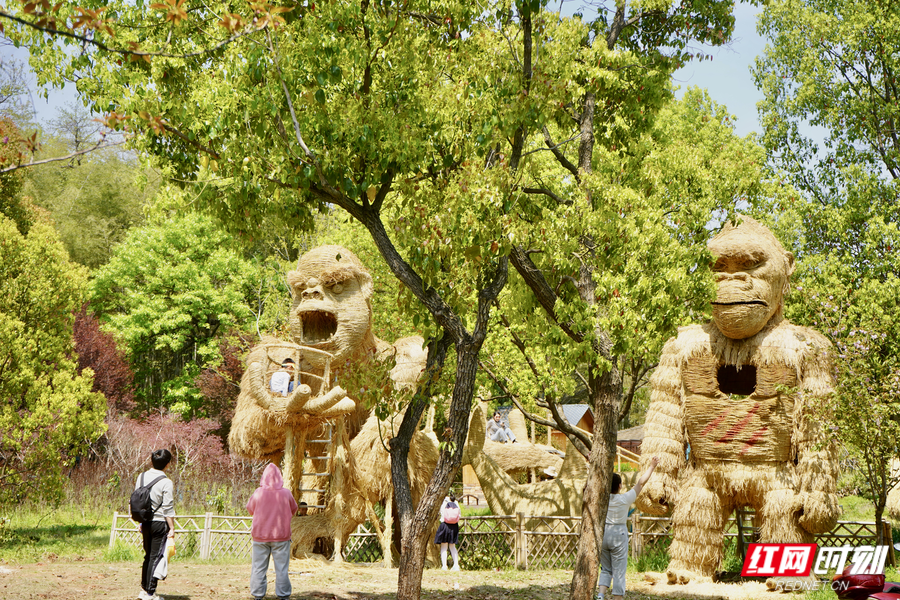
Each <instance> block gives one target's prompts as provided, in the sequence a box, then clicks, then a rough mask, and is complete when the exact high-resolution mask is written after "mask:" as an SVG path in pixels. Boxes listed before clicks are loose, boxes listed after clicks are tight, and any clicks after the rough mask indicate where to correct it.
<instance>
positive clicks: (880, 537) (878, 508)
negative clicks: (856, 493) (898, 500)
mask: <svg viewBox="0 0 900 600" xmlns="http://www.w3.org/2000/svg"><path fill="white" fill-rule="evenodd" d="M885 504H886V502H885V499H884V498H882V497H881V496H880V495H879V497H878V498H876V499H875V545H876V546H883V545H884V544H885V543H886V542H885V539H884V527H882V526H881V519H883V518H884V505H885ZM887 543H893V540H890V541H888V542H887Z"/></svg>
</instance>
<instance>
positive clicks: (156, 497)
mask: <svg viewBox="0 0 900 600" xmlns="http://www.w3.org/2000/svg"><path fill="white" fill-rule="evenodd" d="M171 460H172V453H171V452H169V451H168V450H166V449H162V450H154V451H153V453H151V454H150V463H151V464H152V465H153V468H152V469H149V470H147V471H145V472H144V473H143V474H142V475H141V476H140V477H138V480H137V482H135V486H134V487H135V489H137V488H138V487H141V486H143V485H149V484H150V482H152V481H153V480H157V481H156V483H154V484H153V487H152V488H150V506H152V507H153V520H152V521H151V522H149V523H141V537H142V538H143V541H144V563H143V565H141V591H140V593H138V598H139V599H140V600H162V597H161V596H159V595H157V593H156V585H157V583H159V579H157V578H156V577H154V576H153V575H154V572H155V571H156V565H157V564H158V563H159V561H160V559H161V558H162V557H163V554H164V553H165V551H166V542H167V541H168V539H169V538H174V537H175V496H174V487H173V485H172V480H171V479H169V478H168V477H166V476H165V475H166V474H165V473H164V471H165V470H166V468H167V467H168V466H169V462H170V461H171Z"/></svg>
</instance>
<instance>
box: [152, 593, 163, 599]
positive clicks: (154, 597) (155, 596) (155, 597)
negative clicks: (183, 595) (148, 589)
mask: <svg viewBox="0 0 900 600" xmlns="http://www.w3.org/2000/svg"><path fill="white" fill-rule="evenodd" d="M150 600H165V598H163V597H162V596H160V595H159V594H153V595H152V596H150Z"/></svg>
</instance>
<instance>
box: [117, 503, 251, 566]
mask: <svg viewBox="0 0 900 600" xmlns="http://www.w3.org/2000/svg"><path fill="white" fill-rule="evenodd" d="M252 523H253V519H252V518H251V517H227V516H223V515H214V514H213V513H206V514H203V515H178V517H177V518H176V520H175V533H177V534H178V538H177V539H176V544H177V545H178V555H179V556H192V557H198V558H203V559H209V558H219V557H221V556H240V557H244V558H246V559H248V560H249V559H250V556H251V552H252V549H253V540H251V539H250V525H251V524H252ZM117 541H119V542H122V543H124V544H126V545H129V546H137V547H138V548H141V547H142V546H143V542H142V540H141V532H140V529H138V525H137V523H135V522H134V521H132V520H131V516H130V515H127V514H123V513H119V512H114V513H113V521H112V530H111V531H110V533H109V547H110V548H112V547H113V546H114V545H115V543H116V542H117Z"/></svg>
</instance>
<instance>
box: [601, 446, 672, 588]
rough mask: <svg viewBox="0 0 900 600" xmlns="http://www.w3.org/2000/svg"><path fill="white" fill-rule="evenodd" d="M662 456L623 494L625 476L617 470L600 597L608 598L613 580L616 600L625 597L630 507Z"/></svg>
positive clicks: (603, 553) (608, 515)
mask: <svg viewBox="0 0 900 600" xmlns="http://www.w3.org/2000/svg"><path fill="white" fill-rule="evenodd" d="M658 462H659V459H658V458H657V457H655V456H654V457H653V458H651V459H650V466H649V467H648V468H647V470H646V471H645V472H643V473H641V476H640V477H639V478H638V480H637V483H635V484H634V487H633V488H631V489H630V490H628V491H627V492H625V493H624V494H620V493H619V491H620V488H621V487H622V477H621V476H620V475H619V474H618V473H613V476H612V481H611V484H610V496H609V508H607V510H606V527H605V529H604V532H603V545H602V547H601V549H600V577H599V579H598V581H597V584H598V587H597V600H604V598H605V597H606V592H607V590H609V584H610V582H612V589H613V592H612V596H613V599H614V600H623V599H624V597H625V569H626V568H627V567H628V525H627V523H628V509H629V508H630V507H631V505H632V504H634V501H635V500H636V499H637V497H638V494H640V493H641V489H642V488H643V487H644V485H645V484H646V483H647V481H648V480H649V479H650V476H651V475H652V474H653V469H655V468H656V465H657V463H658Z"/></svg>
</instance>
